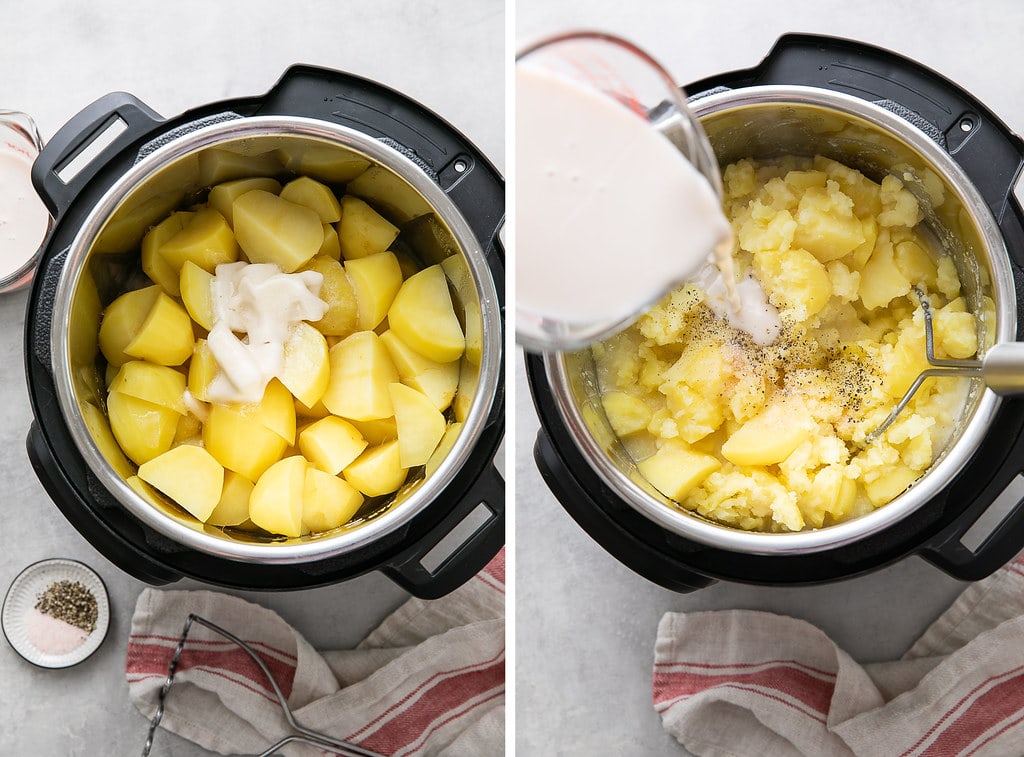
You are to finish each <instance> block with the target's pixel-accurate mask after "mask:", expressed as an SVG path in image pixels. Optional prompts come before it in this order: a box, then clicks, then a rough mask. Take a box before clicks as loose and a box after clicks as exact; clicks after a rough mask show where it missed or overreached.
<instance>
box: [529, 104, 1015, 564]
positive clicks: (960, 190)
mask: <svg viewBox="0 0 1024 757" xmlns="http://www.w3.org/2000/svg"><path fill="white" fill-rule="evenodd" d="M766 104H776V105H779V106H785V105H798V106H808V105H809V106H815V107H819V108H826V109H831V110H833V111H838V112H839V113H841V114H843V115H845V116H851V117H854V118H857V119H860V120H862V121H866V122H868V123H870V124H871V125H873V126H875V127H877V128H879V129H881V130H883V131H885V132H886V133H887V134H888V135H889V136H891V137H894V138H896V139H898V140H900V141H902V142H904V143H905V144H906V146H908V147H909V148H911V149H912V150H914V151H915V152H916V153H917V154H918V155H920V156H921V157H922V158H924V159H925V160H926V161H927V162H928V163H929V165H930V166H931V167H933V168H935V169H936V170H937V171H938V172H939V174H940V175H941V176H943V178H944V179H945V180H946V181H947V182H948V183H949V185H950V186H952V187H953V189H954V191H955V192H956V193H957V195H958V200H959V201H960V202H961V203H962V204H963V206H964V207H966V208H969V209H970V210H971V211H972V213H973V216H974V220H975V222H976V223H977V225H978V228H979V232H980V235H981V238H982V239H983V241H984V243H985V247H986V249H987V251H988V252H989V253H990V256H989V259H988V261H987V262H988V263H989V265H990V269H991V272H992V279H993V288H994V294H995V295H996V296H997V300H996V315H997V317H996V324H997V325H996V333H995V335H994V337H995V342H996V343H998V342H1005V341H1011V340H1013V339H1014V337H1015V334H1016V294H1015V289H1014V286H1013V274H1012V272H1011V269H1010V263H1009V255H1008V252H1007V249H1006V243H1005V240H1004V239H1003V237H1002V235H1001V234H1000V233H999V231H998V229H999V227H998V224H997V223H996V220H995V218H994V217H993V215H992V213H991V211H990V209H989V207H988V205H987V204H986V203H985V201H984V199H983V198H982V196H981V194H980V193H979V192H978V190H977V189H976V188H975V186H974V184H973V182H972V181H971V180H970V178H969V177H968V176H967V174H966V173H965V172H964V170H963V169H962V168H961V167H960V166H959V165H958V164H957V163H956V162H955V161H954V160H953V159H952V157H951V156H950V155H949V154H948V153H947V152H945V151H944V150H943V149H942V148H941V147H940V146H939V145H938V144H936V143H935V142H933V141H932V140H931V139H930V138H929V137H928V136H927V135H926V134H925V133H924V132H922V131H921V130H919V129H918V128H916V127H915V126H913V125H912V124H910V123H909V122H908V121H905V120H904V119H902V118H900V117H899V116H897V115H895V114H894V113H892V112H890V111H888V110H886V109H885V108H883V107H881V106H879V105H876V104H875V103H872V102H869V101H867V100H862V99H860V98H858V97H854V96H852V95H847V94H843V93H840V92H834V91H832V90H827V89H821V88H817V87H807V86H798V85H758V86H751V87H743V88H738V89H728V90H722V91H714V92H711V93H709V94H706V95H701V96H699V97H697V98H696V99H694V100H691V103H690V105H691V108H692V110H693V111H694V114H695V115H696V116H697V117H698V119H700V118H702V117H704V116H709V115H713V114H718V113H721V112H723V111H729V110H733V109H741V108H744V107H748V106H764V105H766ZM544 368H545V372H546V374H547V377H548V385H549V386H550V387H551V390H552V395H553V397H554V400H555V405H556V407H557V408H558V412H559V414H560V415H561V417H562V420H563V422H564V423H565V424H566V425H567V427H568V431H569V434H570V436H571V437H572V439H573V440H574V442H575V444H576V446H577V448H578V449H579V451H580V452H581V453H582V454H583V456H584V458H585V459H586V460H587V461H588V462H589V463H590V465H591V467H592V468H593V470H594V471H595V472H596V473H597V474H598V477H599V478H600V479H601V480H602V482H603V483H604V484H605V485H606V486H608V487H609V488H610V489H611V490H612V491H614V492H615V493H616V494H617V495H618V496H619V497H621V498H622V499H623V500H624V501H625V502H626V504H628V505H629V506H630V507H632V508H633V509H634V510H636V511H637V512H638V513H639V514H641V515H643V516H645V517H647V518H648V519H650V520H652V521H654V522H655V523H657V524H658V525H660V526H661V527H663V528H665V529H667V530H668V531H671V532H673V533H675V534H678V535H679V536H682V537H685V538H687V539H690V540H692V541H694V542H698V543H700V544H705V545H707V546H710V547H716V548H719V549H724V550H728V551H733V552H741V553H749V554H759V555H797V554H810V553H814V552H821V551H824V550H828V549H832V548H834V547H840V546H843V545H847V544H850V543H853V542H856V541H859V540H861V539H863V538H866V537H868V536H871V535H873V534H877V533H878V532H880V531H883V530H884V529H886V528H888V527H889V526H891V525H893V524H894V523H896V522H898V521H900V520H902V519H903V518H905V517H907V516H909V515H910V514H911V513H913V512H914V511H915V510H917V509H918V508H919V507H921V506H922V505H924V504H925V503H926V502H927V501H928V500H930V499H931V498H932V497H934V496H935V495H936V494H937V493H938V492H939V491H940V490H941V489H942V488H944V487H945V486H946V485H947V484H948V483H949V481H950V480H952V479H953V478H954V477H955V476H956V475H957V474H958V473H959V472H960V471H961V470H962V469H963V468H964V466H966V464H967V462H968V461H969V460H970V458H971V456H972V455H973V453H974V451H975V450H976V449H977V448H978V445H979V444H980V443H981V440H982V438H983V437H984V435H985V433H986V432H987V430H988V427H989V426H990V425H991V422H992V419H993V417H994V416H995V413H996V411H997V410H998V408H999V406H1000V404H1001V402H1002V398H1001V397H999V396H998V395H997V394H995V393H994V392H993V391H992V390H990V389H987V388H985V389H983V391H982V394H981V396H980V398H979V399H978V402H977V407H976V408H975V410H974V412H973V414H972V415H971V417H970V420H969V421H968V422H967V423H966V426H965V427H964V429H963V431H962V432H961V434H960V436H959V437H958V438H957V439H956V440H955V441H952V442H951V443H950V444H949V445H948V447H947V451H946V453H945V454H942V455H941V456H940V459H939V460H938V462H936V463H933V465H932V467H931V468H929V469H928V470H927V471H926V472H925V474H924V475H923V476H921V478H919V479H918V480H917V481H916V482H915V483H914V484H912V485H911V487H910V488H909V489H908V490H907V491H905V492H904V493H903V494H901V495H899V496H898V497H896V499H894V500H892V501H891V502H889V503H888V504H886V505H884V506H882V507H880V508H878V509H876V510H873V511H872V512H870V513H867V514H865V515H862V516H860V517H857V518H854V519H851V520H847V521H843V522H841V523H838V524H836V525H832V526H827V527H824V528H818V529H809V530H805V531H798V532H778V533H767V532H753V531H743V530H741V529H738V528H732V527H730V526H726V525H722V524H719V523H715V522H713V521H711V520H706V519H704V518H701V517H700V516H697V515H693V514H691V513H689V512H687V511H684V510H682V509H676V508H672V507H670V506H668V505H666V504H665V503H664V502H661V501H658V500H657V499H655V498H654V497H652V496H651V495H650V494H648V493H647V492H645V491H644V490H643V489H642V488H640V487H639V486H638V485H637V484H636V483H634V482H633V481H632V480H631V479H630V478H629V476H627V475H626V474H625V473H624V472H623V471H622V470H621V469H620V468H618V467H617V466H616V465H615V464H614V463H613V462H612V460H611V458H610V456H609V455H608V454H607V453H606V452H605V450H604V448H603V447H602V445H601V444H600V443H599V442H598V441H597V440H596V439H595V438H594V436H593V435H592V434H591V433H590V431H589V429H588V426H587V424H586V422H585V420H584V417H583V414H582V412H581V408H580V407H579V406H578V405H577V404H576V402H575V401H574V399H573V396H572V393H571V391H570V389H569V377H568V371H567V365H566V360H565V355H564V354H563V353H546V354H545V355H544ZM974 381H977V380H976V379H975V380H974Z"/></svg>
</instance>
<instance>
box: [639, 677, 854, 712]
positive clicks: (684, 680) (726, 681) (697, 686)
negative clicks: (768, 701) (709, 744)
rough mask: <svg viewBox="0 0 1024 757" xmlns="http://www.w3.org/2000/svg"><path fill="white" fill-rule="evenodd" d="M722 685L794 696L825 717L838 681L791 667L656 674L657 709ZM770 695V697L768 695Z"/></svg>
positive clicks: (655, 700) (655, 698)
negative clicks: (744, 671)
mask: <svg viewBox="0 0 1024 757" xmlns="http://www.w3.org/2000/svg"><path fill="white" fill-rule="evenodd" d="M718 686H733V687H747V686H758V687H762V688H765V689H771V690H773V691H775V692H777V693H778V694H779V695H782V696H786V697H790V698H792V699H795V700H797V701H798V702H800V703H802V704H803V705H805V706H806V707H809V708H810V709H811V710H813V711H814V712H816V713H818V714H820V715H822V716H824V715H826V714H827V713H828V709H829V705H830V704H831V702H832V694H833V693H834V692H835V682H834V681H823V680H821V679H820V678H817V677H815V676H812V675H810V674H808V673H806V672H805V671H803V670H799V669H797V668H794V667H792V666H790V665H773V666H771V667H769V668H765V669H764V670H759V671H757V672H752V673H735V672H733V673H717V674H716V673H703V672H695V671H674V672H665V671H655V673H654V704H655V706H657V705H659V704H661V703H664V702H668V701H670V700H672V699H677V698H679V697H684V696H693V695H694V694H700V693H702V692H705V691H708V690H709V689H714V688H715V687H718ZM766 695H767V694H766Z"/></svg>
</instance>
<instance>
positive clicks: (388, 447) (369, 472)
mask: <svg viewBox="0 0 1024 757" xmlns="http://www.w3.org/2000/svg"><path fill="white" fill-rule="evenodd" d="M407 474H408V471H407V470H406V469H405V468H403V467H402V463H401V461H400V460H399V457H398V441H397V440H395V441H392V442H384V444H381V445H380V446H379V447H371V448H370V449H368V450H366V452H364V453H363V454H361V455H360V456H359V457H357V458H356V460H355V462H353V463H352V464H351V465H349V466H348V467H347V468H345V471H344V476H345V480H346V481H348V482H349V483H350V484H352V486H354V487H355V488H356V489H358V490H359V491H361V492H362V493H363V494H365V495H366V496H367V497H380V496H382V495H384V494H391V493H392V492H394V491H397V490H398V487H400V486H401V485H402V484H404V483H405V477H406V475H407Z"/></svg>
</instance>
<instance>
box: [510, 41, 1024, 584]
mask: <svg viewBox="0 0 1024 757" xmlns="http://www.w3.org/2000/svg"><path fill="white" fill-rule="evenodd" d="M761 84H796V85H804V86H812V87H818V88H821V89H829V90H835V91H841V92H845V93H846V94H850V95H854V96H857V97H860V98H863V99H867V100H872V101H875V102H879V103H882V104H886V105H891V104H893V103H895V104H896V105H897V106H899V108H902V109H904V110H906V111H910V112H911V113H912V114H914V115H915V117H916V118H917V119H920V120H921V121H922V122H923V125H925V126H929V128H928V129H927V133H928V134H929V135H930V136H931V137H932V139H933V140H934V141H936V142H937V143H938V144H939V145H940V146H942V147H943V148H944V149H946V150H948V151H949V152H950V154H951V156H952V157H953V159H954V160H955V161H956V162H957V163H959V164H960V166H961V167H962V168H963V169H964V170H965V171H966V173H967V175H968V176H969V177H970V179H971V181H972V182H973V183H974V184H975V186H976V187H977V189H978V191H979V192H980V193H981V195H982V197H983V198H984V199H985V201H986V203H987V204H988V206H989V208H990V209H991V211H992V213H993V216H994V217H995V218H996V220H997V222H998V224H999V230H1000V233H1001V234H1002V236H1003V239H1004V241H1005V243H1006V246H1007V250H1008V252H1009V255H1010V263H1011V268H1012V269H1013V275H1014V286H1015V289H1016V295H1017V302H1018V303H1021V302H1024V269H1022V264H1024V214H1022V212H1021V209H1020V206H1019V204H1018V203H1017V201H1016V199H1015V198H1014V196H1013V186H1014V183H1015V181H1016V179H1017V177H1018V176H1019V174H1020V172H1021V167H1022V164H1024V143H1022V142H1021V140H1020V138H1019V137H1017V136H1016V135H1015V134H1013V133H1012V132H1011V131H1010V130H1009V129H1007V127H1006V126H1005V124H1003V123H1002V122H1001V121H1000V120H999V119H998V118H997V117H996V116H995V115H994V114H993V113H991V111H989V110H988V109H987V108H985V106H984V105H982V104H981V103H980V102H978V101H977V100H976V99H975V98H974V97H972V96H971V95H970V94H969V93H967V92H965V91H963V90H962V89H960V88H959V87H957V86H956V85H955V84H953V83H951V82H949V81H948V80H946V79H944V78H943V77H941V76H940V75H938V74H936V73H935V72H933V71H931V70H929V69H927V68H925V67H923V66H921V65H919V64H917V63H915V62H913V61H910V60H908V59H906V58H902V57H900V56H898V55H895V54H893V53H891V52H889V51H887V50H883V49H880V48H875V47H871V46H868V45H864V44H861V43H858V42H852V41H848V40H842V39H835V38H831V37H821V36H814V35H803V34H793V35H786V36H784V37H782V38H781V39H780V40H779V41H778V43H777V44H776V45H775V47H774V48H773V49H772V51H771V52H770V53H769V54H768V56H767V57H766V58H765V60H764V61H762V63H761V64H760V65H758V66H756V67H755V68H752V69H747V70H743V71H734V72H730V73H725V74H721V75H717V76H713V77H710V78H708V79H704V80H702V81H700V82H696V83H694V84H692V85H689V86H687V87H686V91H687V92H688V93H690V95H692V96H695V97H699V96H700V94H701V93H703V92H707V91H711V90H716V89H719V88H723V87H725V88H742V87H749V86H755V85H761ZM899 108H897V110H898V109H899ZM963 118H970V120H971V123H972V130H971V135H970V137H969V138H965V137H964V135H963V133H962V130H961V129H960V128H959V124H960V121H961V120H962V119H963ZM1017 333H1018V335H1019V334H1024V309H1021V308H1018V323H1017ZM526 366H527V374H528V377H529V382H530V388H531V391H532V394H533V399H534V404H535V406H536V408H537V414H538V416H539V418H540V422H541V431H540V432H539V434H538V437H537V441H536V446H535V451H534V457H535V459H536V461H537V465H538V467H539V469H540V472H541V475H542V476H543V477H544V480H545V482H546V483H547V485H548V486H549V487H550V489H551V490H552V492H553V493H554V494H555V496H556V497H557V499H558V500H559V502H560V503H561V505H562V506H563V507H564V508H565V510H566V511H567V512H568V513H569V514H570V515H571V516H572V517H573V519H574V520H575V521H576V522H577V523H578V524H579V525H580V526H581V527H582V528H583V529H584V530H585V531H586V532H587V533H588V534H589V535H590V536H591V537H592V538H594V540H595V541H597V542H598V543H599V544H600V545H601V546H602V547H604V549H606V550H607V551H608V552H609V553H611V554H612V555H613V556H614V557H616V558H617V559H618V560H619V561H620V562H622V563H623V564H625V565H626V566H627V567H629V568H631V569H633V570H634V571H635V572H637V573H639V574H640V575H642V576H644V577H646V578H647V579H649V580H651V581H653V582H655V583H657V584H659V585H662V586H664V587H666V588H669V589H672V590H674V591H679V592H686V591H693V590H695V589H698V588H701V587H703V586H706V585H708V584H709V583H711V582H712V581H713V580H716V579H721V580H728V581H737V582H743V583H751V584H767V585H799V584H815V583H824V582H828V581H836V580H840V579H844V578H851V577H853V576H857V575H860V574H863V573H867V572H869V571H873V570H877V569H879V568H882V567H884V566H886V565H889V564H891V563H893V562H895V561H897V560H900V559H902V558H904V557H906V556H908V555H911V554H918V555H920V556H922V557H923V558H925V559H926V560H928V561H930V562H931V563H933V564H934V565H936V566H938V567H939V568H941V569H942V570H944V571H946V572H947V573H949V574H950V575H952V576H954V577H956V578H959V579H963V580H977V579H980V578H983V577H985V576H987V575H989V574H991V573H992V572H993V571H995V570H996V569H998V568H999V567H1000V566H1001V565H1003V564H1005V563H1006V562H1007V561H1008V560H1010V559H1011V558H1012V557H1013V556H1014V555H1015V554H1016V553H1017V552H1018V551H1019V550H1020V549H1021V548H1022V547H1024V501H1017V502H1015V503H1013V506H1012V507H1011V508H1010V512H1009V514H1008V515H1007V516H1006V517H1004V518H1003V520H1002V521H1001V522H1000V523H999V524H998V526H997V527H996V528H995V529H994V530H993V531H992V532H991V533H990V534H989V535H988V536H987V537H986V538H985V539H984V541H983V542H982V543H981V544H980V545H978V546H977V547H976V548H975V549H969V548H968V547H966V546H965V545H964V544H963V543H962V540H963V538H964V535H965V534H966V533H967V532H968V531H969V530H970V529H971V527H972V525H973V524H975V522H977V521H978V519H979V518H980V517H981V516H982V515H983V514H985V512H986V511H987V510H988V509H989V507H990V506H991V505H992V504H993V503H994V502H995V501H996V500H997V498H999V497H1000V495H1002V494H1003V492H1004V491H1007V487H1008V486H1010V485H1011V483H1012V482H1014V480H1015V479H1017V478H1018V477H1019V476H1021V475H1022V471H1024V400H1019V399H1017V400H1004V401H1003V403H1002V404H1001V405H1000V408H999V410H998V412H997V413H996V416H995V417H994V419H993V421H992V423H991V425H990V428H989V431H988V433H987V435H986V437H985V440H984V441H983V442H982V443H981V445H980V446H979V448H978V449H977V450H976V452H975V454H974V455H973V457H972V458H971V460H970V461H968V463H967V465H966V466H965V467H964V469H963V470H962V471H961V472H960V474H959V475H957V477H956V478H955V479H954V480H952V481H950V483H949V485H948V486H947V487H946V488H945V489H943V490H942V492H941V493H940V494H939V495H938V496H936V497H934V498H933V499H931V500H930V501H928V502H926V503H925V504H924V505H922V506H921V507H919V508H918V509H917V510H915V511H914V512H913V513H911V514H910V515H908V516H907V517H905V518H903V519H902V520H900V521H898V522H896V523H894V524H893V525H891V526H888V527H887V528H886V529H884V530H883V531H881V532H879V533H876V534H873V535H870V536H867V537H865V538H862V539H859V540H857V541H856V542H853V543H851V544H847V545H844V546H838V547H834V548H830V549H828V550H825V551H819V552H814V553H809V554H796V555H764V554H750V553H740V552H733V551H728V550H723V549H720V548H715V547H709V546H707V545H704V544H700V543H697V542H694V541H691V540H688V539H685V538H683V537H681V536H678V535H677V534H674V533H672V532H671V531H668V530H666V529H664V528H662V527H661V526H660V525H658V524H656V523H655V522H654V521H652V520H650V519H648V518H647V517H646V516H644V515H642V514H641V513H639V512H638V511H636V510H634V509H633V508H631V507H630V506H629V505H628V504H627V503H625V502H624V501H623V500H622V499H621V498H620V497H619V496H618V495H617V494H616V493H615V492H614V491H612V490H611V489H609V488H608V486H607V485H606V484H605V483H604V482H603V481H602V480H601V479H600V477H599V476H598V475H597V473H596V472H595V471H594V470H593V469H592V468H591V467H590V465H589V464H588V463H587V461H586V459H585V458H584V457H583V455H582V454H581V453H580V452H579V448H578V447H577V444H576V441H575V440H574V439H573V437H572V435H571V434H570V433H569V432H568V430H567V428H566V426H565V424H564V422H563V421H562V419H561V416H560V413H559V411H558V408H557V407H556V405H555V402H554V399H553V397H552V394H551V390H550V386H549V383H548V378H547V375H546V371H545V369H544V362H543V359H542V358H541V357H540V356H537V355H530V354H528V355H527V356H526Z"/></svg>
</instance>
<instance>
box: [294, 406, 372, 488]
mask: <svg viewBox="0 0 1024 757" xmlns="http://www.w3.org/2000/svg"><path fill="white" fill-rule="evenodd" d="M366 446H367V442H366V439H364V438H363V435H362V434H360V433H359V430H358V429H357V428H356V427H355V426H353V425H352V424H351V423H349V422H348V421H346V420H344V419H342V418H339V417H337V416H335V415H329V416H327V417H326V418H321V419H320V420H318V421H316V422H315V423H311V424H310V425H309V426H306V427H305V428H304V429H303V430H302V431H301V432H300V433H299V449H300V450H301V451H302V454H303V455H304V456H305V457H306V459H307V460H309V462H311V463H313V464H314V465H315V466H317V467H318V468H320V469H321V470H323V471H326V472H327V473H330V474H331V475H332V476H336V475H338V474H339V473H341V471H342V470H343V469H344V468H345V467H346V466H347V465H348V464H349V463H351V462H352V461H353V460H355V459H356V458H357V457H359V455H361V454H362V452H363V450H364V449H366Z"/></svg>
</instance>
